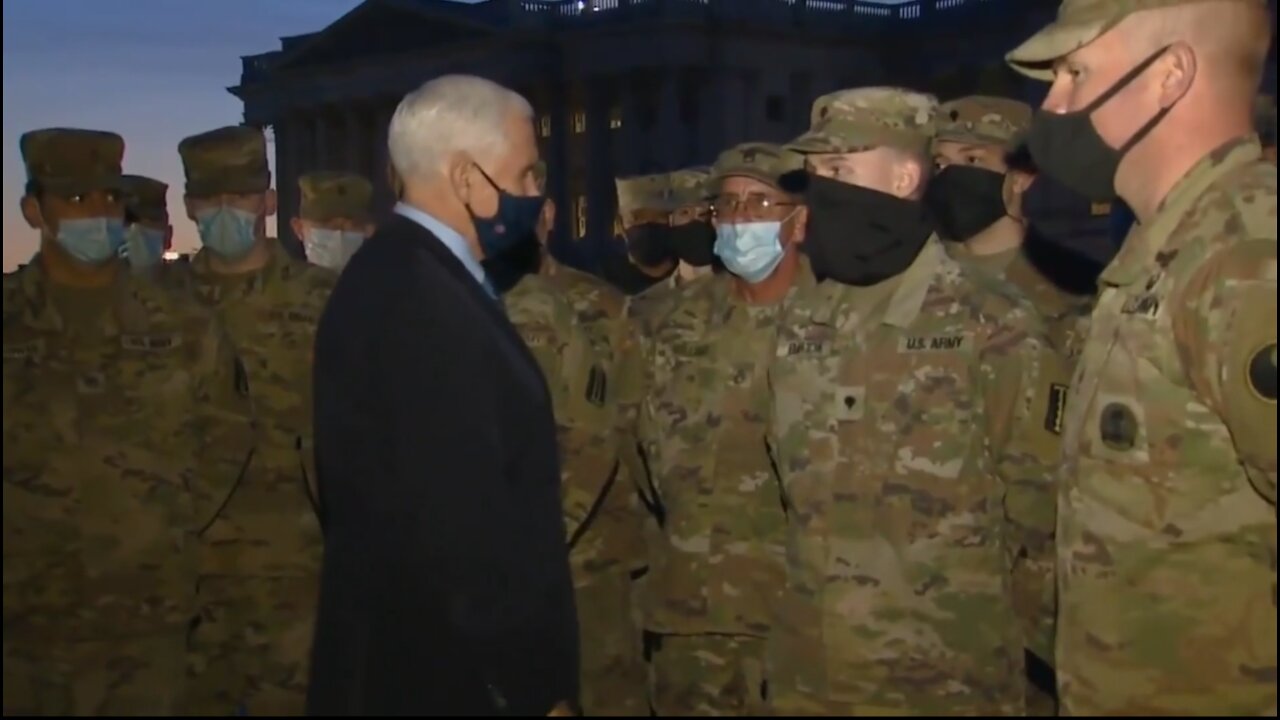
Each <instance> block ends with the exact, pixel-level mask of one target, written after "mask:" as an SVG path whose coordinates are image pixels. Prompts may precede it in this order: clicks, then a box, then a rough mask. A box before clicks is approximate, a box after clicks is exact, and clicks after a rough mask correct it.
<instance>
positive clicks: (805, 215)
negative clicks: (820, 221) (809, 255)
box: [790, 205, 809, 245]
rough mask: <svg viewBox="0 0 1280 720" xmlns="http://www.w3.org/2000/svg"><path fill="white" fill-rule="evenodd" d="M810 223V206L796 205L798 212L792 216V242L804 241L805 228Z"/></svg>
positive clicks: (793, 243) (799, 242) (798, 243)
mask: <svg viewBox="0 0 1280 720" xmlns="http://www.w3.org/2000/svg"><path fill="white" fill-rule="evenodd" d="M808 224H809V206H808V205H799V206H797V207H796V214H795V215H793V216H792V217H791V233H790V235H791V244H792V245H800V244H801V243H803V242H804V236H805V228H806V227H807V226H808Z"/></svg>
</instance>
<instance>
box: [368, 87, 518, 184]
mask: <svg viewBox="0 0 1280 720" xmlns="http://www.w3.org/2000/svg"><path fill="white" fill-rule="evenodd" d="M512 113H516V114H518V115H519V116H521V117H525V118H530V119H532V118H533V107H532V106H531V105H530V104H529V101H528V100H526V99H524V97H522V96H521V95H520V94H519V93H517V92H515V91H514V90H510V89H508V88H505V87H503V86H502V85H499V84H498V83H496V82H493V81H492V80H486V79H484V78H481V77H476V76H474V75H444V76H441V77H438V78H436V79H434V80H429V81H427V82H426V83H423V85H422V87H420V88H418V89H417V90H414V91H413V92H411V93H409V94H408V95H405V96H404V99H403V100H401V101H400V105H399V106H397V107H396V112H395V115H393V116H392V117H391V126H390V127H389V128H388V129H387V151H388V154H389V155H390V158H391V164H392V165H393V166H394V167H395V169H396V172H397V173H399V175H400V177H402V178H420V179H421V178H429V177H431V176H434V175H436V174H437V173H439V172H441V171H442V170H443V169H444V164H445V161H446V160H447V159H448V158H449V157H450V156H451V155H452V154H453V153H455V152H459V151H462V152H466V153H468V154H470V155H471V156H472V157H474V158H475V159H476V160H477V161H482V160H487V159H490V158H492V157H494V156H495V155H497V154H498V153H500V152H501V151H502V150H503V149H504V148H505V147H506V142H507V138H506V123H507V121H508V120H509V119H510V117H511V114H512Z"/></svg>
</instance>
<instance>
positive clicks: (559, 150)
mask: <svg viewBox="0 0 1280 720" xmlns="http://www.w3.org/2000/svg"><path fill="white" fill-rule="evenodd" d="M566 86H567V78H564V77H558V78H553V79H552V80H551V81H550V84H549V86H548V89H547V94H546V97H547V113H548V114H549V115H550V116H551V137H550V138H548V140H549V142H548V143H547V148H548V152H547V158H546V160H547V170H548V172H549V173H550V175H549V177H548V178H547V179H548V183H547V194H548V195H549V196H550V197H551V199H552V200H554V201H555V203H556V227H555V232H554V235H553V236H552V237H551V239H550V241H549V242H548V244H549V245H550V247H551V249H552V251H553V252H555V253H556V255H557V256H558V257H565V256H566V254H572V252H573V247H572V243H573V237H574V214H573V211H574V205H573V201H574V198H573V197H571V196H570V193H569V137H570V134H571V133H572V131H573V127H572V122H573V117H572V115H571V112H570V108H569V95H568V93H567V92H566V91H565V90H566Z"/></svg>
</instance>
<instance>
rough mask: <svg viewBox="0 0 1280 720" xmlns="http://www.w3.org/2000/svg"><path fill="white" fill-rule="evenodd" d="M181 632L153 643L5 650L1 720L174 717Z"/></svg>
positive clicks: (49, 645) (116, 642)
mask: <svg viewBox="0 0 1280 720" xmlns="http://www.w3.org/2000/svg"><path fill="white" fill-rule="evenodd" d="M184 635H185V628H177V629H175V631H174V633H173V634H172V635H169V636H167V637H159V638H154V639H138V638H127V639H116V640H106V641H95V642H64V641H55V642H44V643H25V642H24V643H10V642H5V645H4V714H5V715H62V716H66V715H173V714H174V713H175V712H177V711H178V697H179V695H180V694H181V691H182V686H183V664H182V660H181V658H182V655H183V646H184V644H185V638H184Z"/></svg>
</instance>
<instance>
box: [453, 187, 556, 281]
mask: <svg viewBox="0 0 1280 720" xmlns="http://www.w3.org/2000/svg"><path fill="white" fill-rule="evenodd" d="M476 169H477V170H479V171H480V174H481V175H482V176H483V177H484V179H485V181H486V182H488V183H489V185H490V186H492V187H493V189H494V191H495V192H497V193H498V210H497V212H495V213H494V214H493V217H488V218H481V217H476V214H475V213H474V212H472V211H471V205H470V204H467V206H466V208H467V214H468V215H470V216H471V224H472V225H474V226H475V229H476V240H477V241H479V243H480V249H481V250H483V251H484V256H485V257H486V258H496V257H498V256H499V255H502V254H503V253H504V252H506V251H507V250H510V249H512V248H513V247H515V246H516V245H519V244H520V243H521V242H522V241H525V240H527V239H528V238H529V237H530V236H532V235H533V234H534V230H535V229H536V228H537V226H538V217H539V216H541V215H542V206H543V205H545V204H546V202H547V199H546V198H545V197H544V196H542V195H512V194H511V193H509V192H507V191H506V190H503V189H502V188H500V187H498V184H497V183H495V182H494V181H493V178H491V177H489V173H487V172H485V171H484V168H482V167H480V166H479V165H476Z"/></svg>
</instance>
